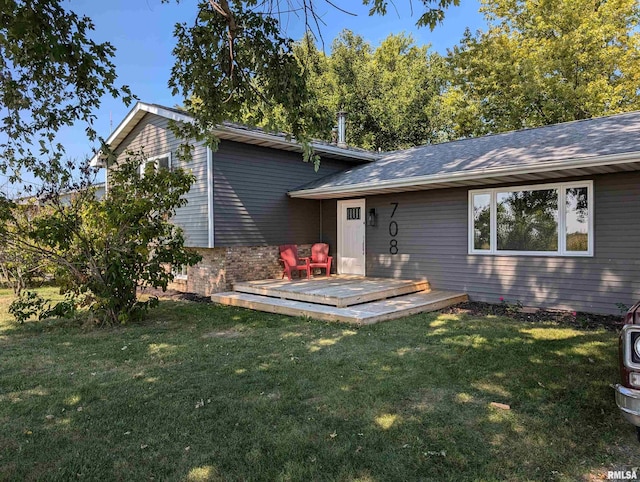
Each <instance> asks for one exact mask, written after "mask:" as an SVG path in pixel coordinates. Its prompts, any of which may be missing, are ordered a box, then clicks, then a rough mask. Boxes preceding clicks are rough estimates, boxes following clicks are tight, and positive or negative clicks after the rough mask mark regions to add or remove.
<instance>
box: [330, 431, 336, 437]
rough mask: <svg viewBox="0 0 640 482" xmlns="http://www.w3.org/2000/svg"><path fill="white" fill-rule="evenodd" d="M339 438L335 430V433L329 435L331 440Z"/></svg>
mask: <svg viewBox="0 0 640 482" xmlns="http://www.w3.org/2000/svg"><path fill="white" fill-rule="evenodd" d="M337 436H338V432H336V431H335V430H334V432H333V433H330V434H329V437H331V438H336V437H337Z"/></svg>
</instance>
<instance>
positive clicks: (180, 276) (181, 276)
mask: <svg viewBox="0 0 640 482" xmlns="http://www.w3.org/2000/svg"><path fill="white" fill-rule="evenodd" d="M187 269H188V266H187V265H186V264H183V265H181V266H173V267H172V268H171V273H172V274H173V278H174V279H177V280H185V279H187V278H188V276H187Z"/></svg>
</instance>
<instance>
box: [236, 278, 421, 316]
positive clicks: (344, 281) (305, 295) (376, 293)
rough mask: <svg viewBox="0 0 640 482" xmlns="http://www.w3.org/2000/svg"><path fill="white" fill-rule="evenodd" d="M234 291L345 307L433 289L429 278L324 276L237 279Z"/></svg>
mask: <svg viewBox="0 0 640 482" xmlns="http://www.w3.org/2000/svg"><path fill="white" fill-rule="evenodd" d="M233 291H237V292H240V293H251V294H254V295H262V296H270V297H273V298H282V299H287V300H295V301H306V302H309V303H318V304H321V305H331V306H336V307H338V308H344V307H346V306H352V305H358V304H361V303H367V302H369V301H376V300H382V299H385V298H392V297H394V296H401V295H406V294H410V293H416V292H418V291H430V287H429V282H428V281H426V280H425V281H411V280H399V279H386V278H366V277H364V276H331V277H329V278H327V277H326V276H323V277H316V278H312V279H310V280H306V279H301V280H293V281H289V280H273V279H266V280H259V281H247V282H244V283H236V284H235V285H234V286H233Z"/></svg>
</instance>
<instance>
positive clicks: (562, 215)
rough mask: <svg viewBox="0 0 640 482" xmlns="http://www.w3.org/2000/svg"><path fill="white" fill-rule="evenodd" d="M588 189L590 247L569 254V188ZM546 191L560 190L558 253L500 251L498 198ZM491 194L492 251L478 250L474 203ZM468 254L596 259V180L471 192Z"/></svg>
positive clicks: (490, 236) (469, 196)
mask: <svg viewBox="0 0 640 482" xmlns="http://www.w3.org/2000/svg"><path fill="white" fill-rule="evenodd" d="M580 187H585V188H587V209H588V215H587V234H588V239H587V241H588V246H587V248H588V249H587V251H567V246H566V244H567V233H566V232H565V231H566V224H567V223H566V218H567V192H566V191H567V189H569V188H580ZM545 189H556V190H557V191H558V250H557V251H513V250H499V249H498V219H497V204H498V203H497V198H498V193H499V192H513V191H539V190H545ZM482 194H489V210H490V221H489V226H490V228H489V240H490V241H489V245H490V248H489V249H475V247H474V242H475V237H474V234H475V233H474V229H475V225H474V217H473V202H474V196H476V195H482ZM467 211H468V213H467V214H468V219H467V231H468V237H467V243H468V245H467V248H468V249H467V252H468V254H473V255H488V256H544V257H560V256H566V257H572V258H573V257H582V258H584V257H593V251H594V250H593V247H594V223H593V219H594V189H593V180H587V181H571V182H559V183H548V184H528V185H518V186H504V187H496V188H485V189H470V190H469V193H468V201H467Z"/></svg>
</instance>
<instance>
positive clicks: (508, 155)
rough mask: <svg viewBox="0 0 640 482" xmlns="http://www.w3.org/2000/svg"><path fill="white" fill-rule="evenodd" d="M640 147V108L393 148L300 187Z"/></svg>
mask: <svg viewBox="0 0 640 482" xmlns="http://www.w3.org/2000/svg"><path fill="white" fill-rule="evenodd" d="M639 150H640V111H639V112H630V113H626V114H618V115H612V116H608V117H600V118H595V119H588V120H581V121H574V122H566V123H563V124H556V125H551V126H545V127H538V128H533V129H523V130H519V131H512V132H505V133H502V134H494V135H488V136H484V137H477V138H470V139H463V140H458V141H452V142H446V143H443V144H432V145H425V146H420V147H414V148H411V149H406V150H402V151H394V152H389V153H386V154H383V155H382V157H381V158H380V159H379V160H377V161H375V162H372V163H370V164H365V165H361V166H358V167H354V168H352V169H349V170H347V171H343V172H341V173H338V174H334V175H331V176H328V177H325V178H323V179H320V180H318V181H314V182H313V183H310V184H307V185H304V186H302V187H300V190H306V189H325V188H327V189H330V188H340V187H345V188H347V187H349V186H351V185H356V184H363V183H366V184H370V185H375V184H376V183H379V182H384V181H392V180H396V179H410V178H413V177H416V178H418V177H423V176H430V175H439V176H442V175H443V174H445V175H446V174H447V173H450V174H459V173H475V172H483V171H487V170H488V171H491V170H493V169H499V168H510V167H513V168H516V167H523V168H524V167H527V166H534V165H535V166H539V165H541V164H543V163H551V162H558V161H563V160H582V159H584V160H585V161H587V160H590V159H593V158H597V157H601V156H607V155H614V154H623V153H629V152H634V151H639Z"/></svg>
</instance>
